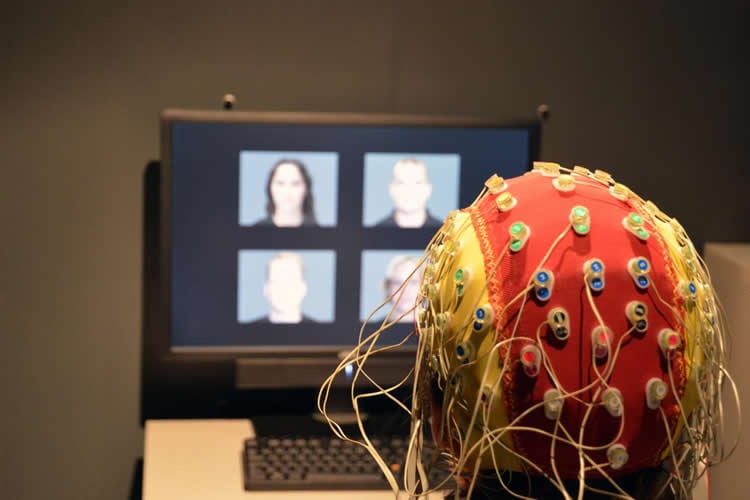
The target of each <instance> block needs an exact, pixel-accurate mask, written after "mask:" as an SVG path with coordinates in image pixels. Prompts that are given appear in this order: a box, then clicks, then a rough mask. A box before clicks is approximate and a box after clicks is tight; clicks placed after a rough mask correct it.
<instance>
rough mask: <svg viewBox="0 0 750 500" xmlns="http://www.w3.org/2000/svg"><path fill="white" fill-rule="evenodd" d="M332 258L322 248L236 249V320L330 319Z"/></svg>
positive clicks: (307, 320)
mask: <svg viewBox="0 0 750 500" xmlns="http://www.w3.org/2000/svg"><path fill="white" fill-rule="evenodd" d="M334 260H335V256H334V252H332V251H323V250H317V251H311V250H300V251H286V250H285V251H263V250H243V251H240V255H239V286H238V321H239V322H240V323H243V322H268V323H276V324H283V323H303V322H313V321H314V322H320V321H332V320H333V301H334V297H333V296H332V295H333V293H334V291H333V274H334V269H335V262H334ZM310 275H312V276H313V281H312V284H311V281H310ZM308 299H309V300H308Z"/></svg>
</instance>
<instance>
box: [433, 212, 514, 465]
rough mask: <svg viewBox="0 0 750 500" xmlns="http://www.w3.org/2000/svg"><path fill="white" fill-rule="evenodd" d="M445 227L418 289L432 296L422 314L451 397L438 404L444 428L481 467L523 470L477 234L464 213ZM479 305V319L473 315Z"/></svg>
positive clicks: (445, 385)
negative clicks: (510, 430) (515, 449)
mask: <svg viewBox="0 0 750 500" xmlns="http://www.w3.org/2000/svg"><path fill="white" fill-rule="evenodd" d="M444 229H445V230H446V231H445V237H444V238H443V241H442V243H441V244H439V245H438V246H437V247H436V248H435V249H433V250H434V251H432V252H430V255H431V258H432V259H433V262H430V263H429V264H428V265H430V266H433V267H431V268H430V272H426V273H425V275H424V277H423V291H429V292H430V293H432V294H433V295H432V296H433V299H437V300H432V301H431V302H432V303H431V308H430V309H431V312H432V314H433V315H434V321H429V318H428V321H427V324H429V325H430V326H432V327H433V330H432V331H430V332H429V333H433V334H434V338H433V341H432V342H430V345H431V354H432V355H434V356H435V357H436V358H437V359H438V360H439V365H440V368H439V369H438V371H439V372H441V373H440V374H439V376H438V380H439V383H440V385H441V388H442V389H443V391H444V392H445V393H452V394H453V395H454V398H445V400H446V401H449V400H451V399H455V401H454V403H453V404H452V407H451V408H445V407H444V408H443V429H446V427H445V424H446V423H448V428H449V429H450V431H449V432H450V434H447V435H448V436H450V438H451V439H452V441H453V444H454V446H456V445H459V444H460V445H461V447H462V450H463V453H462V455H464V453H466V457H467V462H468V463H473V462H474V461H475V460H476V457H477V456H481V457H482V466H483V467H486V468H494V467H495V466H497V467H499V468H500V469H505V470H515V471H520V470H522V469H521V463H520V460H519V459H518V458H517V457H516V456H515V455H514V454H513V452H509V451H508V450H513V441H512V439H511V436H510V434H509V433H508V432H506V431H504V430H503V429H505V428H506V427H507V426H508V417H507V413H506V409H505V404H504V400H503V396H502V385H501V380H500V376H501V366H500V359H499V353H498V349H497V346H496V333H495V324H494V318H495V317H494V314H493V313H492V310H491V307H489V298H488V292H487V285H486V284H487V281H488V280H487V276H486V272H485V262H484V257H483V255H482V251H481V248H480V246H479V240H478V239H477V236H476V233H475V232H474V228H473V226H472V224H471V219H470V216H469V214H468V212H460V213H457V214H455V217H454V218H452V220H449V222H448V223H446V226H445V227H444ZM459 242H460V243H459ZM479 308H482V309H483V311H482V312H481V313H480V315H481V316H482V317H483V318H484V321H479V320H478V319H477V316H476V313H477V309H479ZM428 328H429V326H428ZM433 359H434V358H433ZM441 379H442V380H441ZM467 432H468V435H467ZM497 441H500V443H502V445H501V444H498V443H497ZM490 450H491V451H490ZM493 455H494V460H493Z"/></svg>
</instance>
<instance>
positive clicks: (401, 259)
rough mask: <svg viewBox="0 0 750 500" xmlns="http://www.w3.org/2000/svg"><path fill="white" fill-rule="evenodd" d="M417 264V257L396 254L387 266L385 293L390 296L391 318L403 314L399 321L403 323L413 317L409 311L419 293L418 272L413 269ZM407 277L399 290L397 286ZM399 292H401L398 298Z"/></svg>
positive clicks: (411, 319)
mask: <svg viewBox="0 0 750 500" xmlns="http://www.w3.org/2000/svg"><path fill="white" fill-rule="evenodd" d="M417 264H418V261H417V259H414V258H412V257H408V256H398V257H394V258H393V260H392V261H391V263H390V264H389V266H388V268H389V269H388V271H387V273H388V275H387V276H386V287H385V288H386V294H387V295H388V296H389V297H391V305H392V306H393V312H392V313H391V319H396V318H399V317H401V316H403V317H402V318H401V319H400V320H399V321H400V322H404V323H406V322H411V321H413V319H414V318H413V316H414V315H413V314H410V313H409V311H410V310H411V309H412V308H413V307H414V304H415V303H416V301H417V295H418V294H419V277H420V273H419V272H418V271H414V269H415V268H416V267H417ZM412 273H413V274H412ZM409 275H411V278H409ZM407 279H408V280H409V281H408V282H407V283H406V285H404V287H403V289H401V290H400V291H399V287H400V286H401V284H402V283H404V282H405V281H406V280H407ZM399 294H401V299H400V300H399ZM404 315H405V316H404Z"/></svg>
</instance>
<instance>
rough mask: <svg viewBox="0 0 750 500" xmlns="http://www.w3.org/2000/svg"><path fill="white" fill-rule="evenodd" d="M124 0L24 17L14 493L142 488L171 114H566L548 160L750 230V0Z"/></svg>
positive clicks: (5, 133) (9, 447)
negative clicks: (164, 125)
mask: <svg viewBox="0 0 750 500" xmlns="http://www.w3.org/2000/svg"><path fill="white" fill-rule="evenodd" d="M121 4H122V5H121V6H117V7H103V6H101V5H98V4H97V3H95V2H90V5H87V4H83V3H71V2H51V1H48V2H46V3H44V2H43V3H42V4H38V5H36V6H26V3H25V2H17V5H15V6H14V7H12V8H8V7H3V12H2V16H1V17H2V18H3V20H2V22H1V24H2V30H0V32H1V33H2V34H1V35H0V37H2V38H3V40H2V43H0V85H2V94H0V95H2V99H3V106H2V112H1V113H0V141H2V147H0V169H1V170H0V172H1V175H0V221H1V222H2V226H0V229H2V231H1V232H0V234H1V235H2V237H1V238H2V239H0V356H1V358H0V376H1V377H2V378H1V379H0V380H2V382H0V384H2V385H1V386H0V388H1V389H2V392H1V394H2V403H1V404H2V409H1V410H0V414H1V415H2V422H0V424H1V427H0V428H1V429H2V443H1V444H0V460H1V462H0V496H3V497H6V498H17V499H26V498H29V499H30V498H76V499H82V498H97V499H98V498H123V497H125V496H126V494H127V489H128V483H129V481H130V474H131V468H132V464H133V461H134V459H135V458H136V457H137V456H138V455H140V454H141V453H142V438H143V434H142V430H141V429H140V427H139V426H138V383H139V375H138V373H139V372H138V370H139V357H140V338H139V335H140V315H141V304H140V284H141V277H140V265H141V255H140V250H141V238H142V237H141V230H142V227H141V203H142V185H141V181H142V172H143V166H144V164H145V163H146V161H147V160H149V159H152V158H156V157H157V156H158V135H157V132H158V130H157V123H158V122H157V116H158V112H159V110H161V109H162V108H165V107H185V108H218V107H219V105H220V98H221V96H222V95H223V94H224V93H226V92H229V91H231V92H234V93H236V94H237V96H238V98H239V107H240V108H245V109H250V108H254V109H263V110H272V109H284V110H327V111H360V112H368V111H377V112H395V113H407V112H418V113H442V114H454V113H457V114H478V115H484V114H489V115H492V116H500V117H507V118H529V117H532V116H533V112H534V109H535V108H536V106H537V105H538V104H539V103H542V102H545V103H548V104H549V105H550V106H551V109H552V120H551V121H550V122H549V124H548V126H547V127H546V130H545V136H544V141H543V156H544V158H545V159H548V160H556V161H559V162H562V163H564V164H567V165H568V166H570V165H571V164H572V163H573V162H575V163H577V164H581V165H585V166H588V167H589V168H592V169H593V168H601V169H604V170H608V171H610V172H612V173H613V174H614V175H615V177H616V178H617V179H618V180H620V181H621V182H624V183H625V184H628V185H629V186H630V187H631V188H633V189H635V190H636V191H638V192H639V193H640V194H642V195H643V196H644V197H645V198H650V199H653V200H654V201H656V202H657V204H659V205H660V207H661V208H662V209H663V210H665V211H666V212H668V213H670V214H672V215H675V216H676V217H677V218H678V219H680V220H681V221H682V222H683V224H684V225H685V227H686V228H687V230H688V232H690V233H691V234H692V235H693V237H694V239H695V240H696V243H698V244H702V242H704V241H708V240H748V239H750V224H748V223H747V220H746V218H747V216H748V214H750V197H748V196H747V194H746V193H747V189H748V181H750V174H748V169H747V168H746V167H745V165H744V162H745V161H746V156H747V152H748V146H747V139H748V134H747V128H746V125H745V116H746V114H747V112H748V104H747V95H746V89H747V88H749V85H748V84H749V83H750V81H749V80H750V79H749V78H748V71H747V55H748V54H747V51H746V50H745V49H744V47H743V46H742V45H741V44H742V39H743V34H744V33H743V28H744V27H746V26H747V25H748V8H747V7H744V6H740V5H741V4H740V3H739V2H738V3H737V4H736V5H732V4H729V3H722V4H721V6H718V7H717V6H715V5H713V4H712V5H711V6H708V4H706V6H695V7H694V6H686V5H685V4H684V3H682V2H673V3H671V4H666V3H663V2H645V1H644V2H640V3H639V5H635V6H634V5H633V3H632V2H588V4H581V3H574V4H571V3H570V2H557V3H549V4H540V3H537V2H535V3H534V4H533V5H534V7H533V8H532V7H530V6H528V4H527V3H525V2H507V3H505V2H504V3H501V2H495V1H487V2H476V1H475V2H467V3H461V2H429V1H425V2H414V1H397V0H390V1H377V2H376V1H351V0H345V1H324V2H312V1H286V0H282V1H271V0H268V1H244V2H226V1H224V2H211V3H210V6H209V3H208V2H200V1H197V0H188V1H183V2H171V3H170V4H167V3H166V2H161V5H159V6H152V5H151V3H150V2H121ZM125 4H129V5H127V6H125Z"/></svg>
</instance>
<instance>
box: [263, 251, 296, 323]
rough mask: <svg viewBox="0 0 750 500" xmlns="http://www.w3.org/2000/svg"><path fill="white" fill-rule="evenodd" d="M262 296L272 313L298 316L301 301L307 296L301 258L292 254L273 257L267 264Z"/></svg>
mask: <svg viewBox="0 0 750 500" xmlns="http://www.w3.org/2000/svg"><path fill="white" fill-rule="evenodd" d="M263 295H264V296H265V298H266V300H267V301H268V304H269V306H270V307H271V311H272V312H273V313H278V314H279V315H294V314H299V311H300V305H301V304H302V300H303V299H304V298H305V295H307V283H306V282H305V279H304V276H303V274H302V259H301V257H299V256H298V255H296V254H293V253H284V254H279V255H277V256H275V257H273V258H272V259H271V260H270V261H269V263H268V274H267V276H266V283H265V285H264V287H263Z"/></svg>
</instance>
